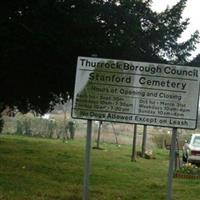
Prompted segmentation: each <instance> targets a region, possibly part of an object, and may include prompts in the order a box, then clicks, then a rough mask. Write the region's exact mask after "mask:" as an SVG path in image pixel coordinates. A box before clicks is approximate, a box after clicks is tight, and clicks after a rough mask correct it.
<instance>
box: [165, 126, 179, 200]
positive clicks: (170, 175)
mask: <svg viewBox="0 0 200 200" xmlns="http://www.w3.org/2000/svg"><path fill="white" fill-rule="evenodd" d="M176 135H177V128H173V129H172V139H171V148H170V160H169V170H168V184H167V198H166V199H167V200H172V191H173V189H172V183H173V170H174V163H175V153H176Z"/></svg>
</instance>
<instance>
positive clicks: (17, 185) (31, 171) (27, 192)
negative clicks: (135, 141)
mask: <svg viewBox="0 0 200 200" xmlns="http://www.w3.org/2000/svg"><path fill="white" fill-rule="evenodd" d="M102 147H103V148H104V149H105V150H92V157H91V176H90V197H91V198H90V199H91V200H163V199H165V198H166V191H167V186H166V185H167V170H168V151H165V150H157V152H155V153H156V159H155V160H146V159H141V158H139V159H138V160H137V162H130V153H131V146H128V145H121V147H117V146H115V145H112V144H103V145H102ZM84 148H85V141H83V140H75V141H69V142H68V143H66V144H65V143H63V142H62V141H60V140H52V139H39V138H31V137H22V136H5V135H1V136H0V200H81V199H82V188H83V185H82V183H83V163H84V159H83V158H84ZM199 184H200V181H198V180H183V179H174V182H173V187H174V190H173V200H183V199H184V200H185V199H187V200H196V199H198V195H199ZM188 191H189V192H188Z"/></svg>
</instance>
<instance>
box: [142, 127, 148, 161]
mask: <svg viewBox="0 0 200 200" xmlns="http://www.w3.org/2000/svg"><path fill="white" fill-rule="evenodd" d="M146 141H147V125H144V129H143V137H142V157H143V158H144V156H145V151H146Z"/></svg>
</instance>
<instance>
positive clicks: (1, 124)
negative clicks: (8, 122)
mask: <svg viewBox="0 0 200 200" xmlns="http://www.w3.org/2000/svg"><path fill="white" fill-rule="evenodd" d="M3 125H4V121H3V118H2V117H1V115H0V133H1V132H2V130H3Z"/></svg>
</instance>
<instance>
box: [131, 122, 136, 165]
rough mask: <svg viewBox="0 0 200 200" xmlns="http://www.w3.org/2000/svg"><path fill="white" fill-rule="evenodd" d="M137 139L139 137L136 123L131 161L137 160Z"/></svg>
mask: <svg viewBox="0 0 200 200" xmlns="http://www.w3.org/2000/svg"><path fill="white" fill-rule="evenodd" d="M136 139H137V124H134V131H133V144H132V155H131V161H132V162H133V161H135V162H136Z"/></svg>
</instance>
